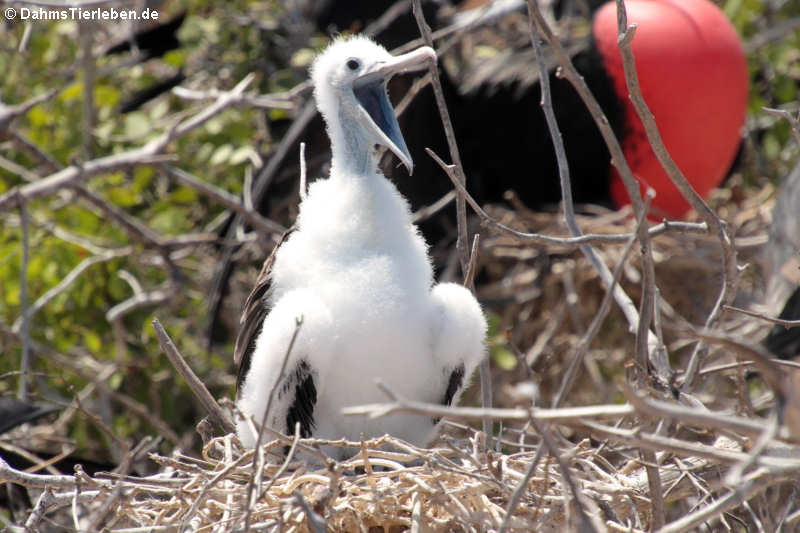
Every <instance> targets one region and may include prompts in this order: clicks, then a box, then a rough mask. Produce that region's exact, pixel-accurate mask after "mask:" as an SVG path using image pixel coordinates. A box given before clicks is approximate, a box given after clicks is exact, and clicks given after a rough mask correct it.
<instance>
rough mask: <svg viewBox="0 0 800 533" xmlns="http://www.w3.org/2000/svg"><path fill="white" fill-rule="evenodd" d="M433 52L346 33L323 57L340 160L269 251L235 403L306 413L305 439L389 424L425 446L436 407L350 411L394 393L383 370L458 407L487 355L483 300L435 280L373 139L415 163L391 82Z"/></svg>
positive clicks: (259, 410)
mask: <svg viewBox="0 0 800 533" xmlns="http://www.w3.org/2000/svg"><path fill="white" fill-rule="evenodd" d="M434 61H436V54H435V52H434V51H433V50H432V49H431V48H428V47H422V48H419V49H417V50H415V51H413V52H410V53H408V54H405V55H402V56H398V57H393V56H391V55H390V54H389V53H388V52H387V51H386V49H385V48H383V47H382V46H380V45H377V44H375V43H374V42H373V41H371V40H369V39H367V38H365V37H360V36H356V37H352V38H340V39H337V40H336V41H334V42H333V44H331V45H330V46H329V47H328V48H327V49H326V50H325V51H324V52H322V53H321V54H320V55H319V56H318V57H317V58H316V60H315V61H314V64H313V66H312V78H313V82H314V96H315V98H316V101H317V107H318V108H319V111H320V112H321V113H322V116H323V118H324V119H325V122H326V124H327V131H328V136H329V137H330V139H331V151H332V161H331V171H330V176H329V177H328V178H327V179H320V180H317V181H315V182H314V183H312V184H311V186H310V187H309V190H308V194H307V196H306V197H305V199H303V200H302V203H301V204H300V210H299V214H298V217H297V221H296V224H295V229H294V230H292V231H290V232H289V233H287V235H285V236H284V239H283V240H282V243H281V244H279V245H278V247H276V249H275V250H273V252H272V255H271V256H270V257H269V258H268V259H267V261H266V262H265V264H264V267H263V268H262V271H261V274H260V276H259V279H258V281H257V284H256V287H255V289H254V290H253V292H252V293H251V294H250V297H249V298H248V301H247V303H246V308H245V311H244V314H243V316H242V319H241V329H240V332H239V335H238V337H237V340H236V348H235V355H234V358H235V360H236V362H237V363H238V364H239V374H238V379H237V391H238V393H237V394H238V406H239V408H240V410H241V411H242V412H243V413H244V414H245V415H246V416H248V417H252V419H253V421H254V422H255V423H256V425H257V424H260V423H261V421H262V418H263V416H264V412H265V411H266V409H267V407H268V404H269V412H268V413H267V416H266V423H267V425H268V426H269V427H271V428H273V429H275V430H278V431H281V432H283V433H288V434H294V432H295V425H296V423H298V422H299V423H300V434H301V435H302V436H303V437H310V436H314V437H318V438H328V439H339V438H342V437H345V438H347V439H350V440H358V439H359V437H360V436H362V435H363V436H364V437H365V438H372V437H378V436H382V435H384V434H386V433H388V434H391V435H393V436H395V437H399V438H401V439H404V440H406V441H409V442H411V443H414V444H418V445H424V444H425V443H427V442H428V441H429V440H430V439H431V438H432V437H433V435H434V432H435V427H436V422H435V421H434V420H432V419H431V418H428V417H422V416H417V415H412V414H394V415H390V416H386V417H382V418H377V419H368V418H364V417H352V416H343V415H342V413H341V410H342V408H344V407H348V406H354V405H360V404H367V403H374V402H385V401H387V400H388V398H387V396H386V394H385V393H384V392H382V391H381V390H380V389H379V388H378V387H377V385H376V382H377V381H378V380H379V381H381V382H382V383H384V384H385V385H386V387H388V389H389V390H390V391H392V392H393V393H394V394H396V395H398V396H400V397H403V398H407V399H409V400H415V401H420V402H430V403H440V404H445V405H450V404H451V403H455V402H457V401H458V399H459V397H460V395H461V393H462V391H463V390H464V387H465V385H466V384H467V382H468V381H469V379H470V376H471V375H472V373H473V371H474V370H475V367H476V366H477V365H478V363H479V362H480V361H481V359H482V358H483V357H484V355H485V351H486V349H485V337H486V320H485V318H484V316H483V313H482V311H481V308H480V306H479V304H478V302H477V300H476V299H475V298H474V296H473V295H472V294H471V293H470V292H469V291H468V290H466V289H465V288H463V287H461V286H460V285H457V284H454V283H439V284H436V285H434V280H433V272H432V268H431V262H430V258H429V256H428V251H427V245H426V243H425V241H424V239H423V238H422V236H421V235H420V233H419V231H418V230H417V228H416V226H414V224H413V223H412V222H411V212H410V209H409V205H408V202H407V201H406V200H405V198H403V197H402V196H401V195H400V193H399V192H398V191H397V189H396V187H395V186H394V185H393V184H392V183H391V182H390V181H388V180H387V179H386V178H385V177H384V176H383V175H382V174H381V173H380V171H379V170H378V161H377V150H376V147H377V146H385V147H387V148H388V149H389V150H391V151H392V152H393V153H394V154H395V155H396V156H397V157H398V159H400V161H401V162H402V163H403V164H404V165H405V167H406V168H407V169H408V172H409V174H410V173H411V171H412V168H413V163H412V161H411V156H410V155H409V153H408V148H406V143H405V141H404V140H403V136H402V134H401V132H400V129H399V126H398V124H397V119H396V117H395V114H394V111H393V109H392V106H391V103H390V101H389V98H388V96H387V93H386V83H387V81H388V80H389V78H391V76H392V75H394V74H396V73H398V72H401V71H404V70H410V69H419V68H420V67H424V66H426V65H427V64H428V63H429V62H434ZM426 179H431V177H429V176H426ZM301 317H302V326H301V327H300V329H299V333H298V335H297V339H296V342H295V344H294V346H293V348H292V350H291V352H288V353H289V356H288V358H287V359H286V364H285V367H284V368H285V370H284V372H283V373H281V367H282V366H283V363H284V359H285V358H286V354H287V350H288V347H289V344H290V340H291V338H292V335H293V334H294V332H295V328H296V319H298V318H301ZM273 389H274V394H273V397H272V400H271V403H270V394H271V391H273ZM251 427H252V426H251V425H250V424H248V423H247V421H246V420H239V422H238V425H237V429H238V434H239V438H240V439H241V441H242V443H243V444H244V445H245V446H248V447H252V446H254V444H255V440H256V435H255V434H254V433H253V431H252V429H251ZM326 451H328V452H329V453H330V454H331V455H332V456H333V457H338V458H342V457H344V456H346V455H347V454H348V452H347V451H345V450H343V449H341V448H331V449H328V450H326Z"/></svg>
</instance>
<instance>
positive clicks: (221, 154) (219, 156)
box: [208, 144, 233, 166]
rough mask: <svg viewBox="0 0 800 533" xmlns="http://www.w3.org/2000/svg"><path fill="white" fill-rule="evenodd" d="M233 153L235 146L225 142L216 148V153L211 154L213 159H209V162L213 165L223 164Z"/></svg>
mask: <svg viewBox="0 0 800 533" xmlns="http://www.w3.org/2000/svg"><path fill="white" fill-rule="evenodd" d="M231 154H233V146H231V145H230V144H223V145H222V146H220V147H219V148H217V149H216V150H214V154H213V155H212V156H211V159H209V160H208V163H209V164H210V165H212V166H216V165H222V164H223V163H226V162H227V161H228V160H229V159H230V157H231Z"/></svg>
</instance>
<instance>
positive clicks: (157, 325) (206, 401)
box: [153, 318, 236, 433]
mask: <svg viewBox="0 0 800 533" xmlns="http://www.w3.org/2000/svg"><path fill="white" fill-rule="evenodd" d="M153 329H154V330H155V332H156V337H158V343H159V344H160V345H161V349H162V350H164V354H166V356H167V358H169V361H170V363H172V366H173V367H174V368H175V370H177V371H178V374H180V375H181V377H183V379H184V380H185V381H186V383H187V385H189V388H190V389H192V392H193V393H194V395H195V396H196V397H197V399H198V400H200V403H201V404H203V407H204V408H205V410H206V412H208V414H209V415H210V416H211V418H212V419H213V420H214V421H215V422H216V423H217V424H219V425H220V427H222V429H224V430H225V432H226V433H232V432H234V431H236V425H235V424H234V423H233V421H231V419H230V417H229V416H228V414H227V413H226V412H225V411H223V410H222V408H221V407H220V406H219V404H218V403H217V401H216V400H215V399H214V397H213V396H211V393H210V392H208V389H207V388H206V386H205V385H203V382H202V381H200V378H198V377H197V375H196V374H195V373H194V371H192V369H191V367H190V366H189V365H188V364H186V360H185V359H184V358H183V356H182V355H181V354H180V352H178V349H177V348H176V347H175V343H173V342H172V339H171V338H170V337H169V335H168V334H167V332H166V331H165V330H164V327H163V326H162V325H161V322H159V321H158V319H157V318H156V319H153Z"/></svg>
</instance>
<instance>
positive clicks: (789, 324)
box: [722, 305, 800, 329]
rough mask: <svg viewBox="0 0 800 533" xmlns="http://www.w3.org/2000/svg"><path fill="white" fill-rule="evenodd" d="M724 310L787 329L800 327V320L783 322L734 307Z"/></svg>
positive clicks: (726, 307) (728, 306) (729, 306)
mask: <svg viewBox="0 0 800 533" xmlns="http://www.w3.org/2000/svg"><path fill="white" fill-rule="evenodd" d="M722 308H723V309H724V310H725V311H734V312H736V313H741V314H743V315H747V316H751V317H753V318H759V319H761V320H765V321H767V322H771V323H772V324H777V325H778V326H783V327H784V328H786V329H791V328H797V327H800V320H783V319H781V318H773V317H771V316H767V315H766V314H764V313H757V312H756V311H749V310H747V309H742V308H741V307H734V306H732V305H724V306H722Z"/></svg>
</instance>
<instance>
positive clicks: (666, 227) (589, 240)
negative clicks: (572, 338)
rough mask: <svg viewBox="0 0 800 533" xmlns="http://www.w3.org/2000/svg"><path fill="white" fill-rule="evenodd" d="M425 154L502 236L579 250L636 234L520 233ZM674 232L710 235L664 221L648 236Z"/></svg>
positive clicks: (704, 228) (447, 167) (450, 168)
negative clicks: (494, 215)
mask: <svg viewBox="0 0 800 533" xmlns="http://www.w3.org/2000/svg"><path fill="white" fill-rule="evenodd" d="M425 152H427V154H428V155H429V156H430V157H431V158H433V160H434V161H436V163H437V164H438V165H439V166H440V167H441V168H442V170H444V171H445V174H447V177H448V178H450V181H451V182H452V183H453V185H454V186H455V188H456V190H457V191H458V192H459V193H461V194H463V195H464V199H465V200H466V202H467V203H468V204H469V206H470V207H471V208H472V210H473V211H475V213H476V214H477V215H478V217H479V218H480V219H481V221H482V222H483V223H484V224H487V225H488V226H489V228H490V229H493V230H496V231H497V232H499V233H502V234H503V235H507V236H509V237H512V238H514V239H515V240H517V241H519V242H531V243H537V244H551V245H557V246H565V247H569V248H578V247H579V246H581V245H584V244H625V243H626V242H628V240H630V238H631V235H635V234H631V233H615V234H610V235H609V234H600V233H586V234H582V235H580V236H577V237H553V236H550V235H542V234H539V233H526V232H523V231H517V230H515V229H512V228H510V227H508V226H506V225H505V224H503V223H501V222H498V221H497V220H496V219H494V218H492V217H491V216H490V215H489V214H488V213H487V212H486V211H484V210H483V208H481V206H480V204H478V202H477V201H476V200H475V199H474V198H473V197H472V196H471V195H470V194H469V193H468V192H467V191H466V189H464V188H463V187H462V186H461V184H460V183H458V182H457V181H456V179H455V174H454V172H455V171H454V167H453V165H448V164H447V163H445V162H444V161H442V159H441V158H440V157H439V156H438V155H436V153H435V152H434V151H433V150H431V149H430V148H425ZM671 231H677V232H681V233H707V232H708V227H707V226H706V224H705V222H703V223H699V224H697V223H692V222H675V221H667V220H665V221H663V222H661V223H660V224H657V225H655V226H653V227H651V228H650V229H649V231H648V233H649V235H650V236H651V237H657V236H659V235H662V234H664V233H668V232H671Z"/></svg>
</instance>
